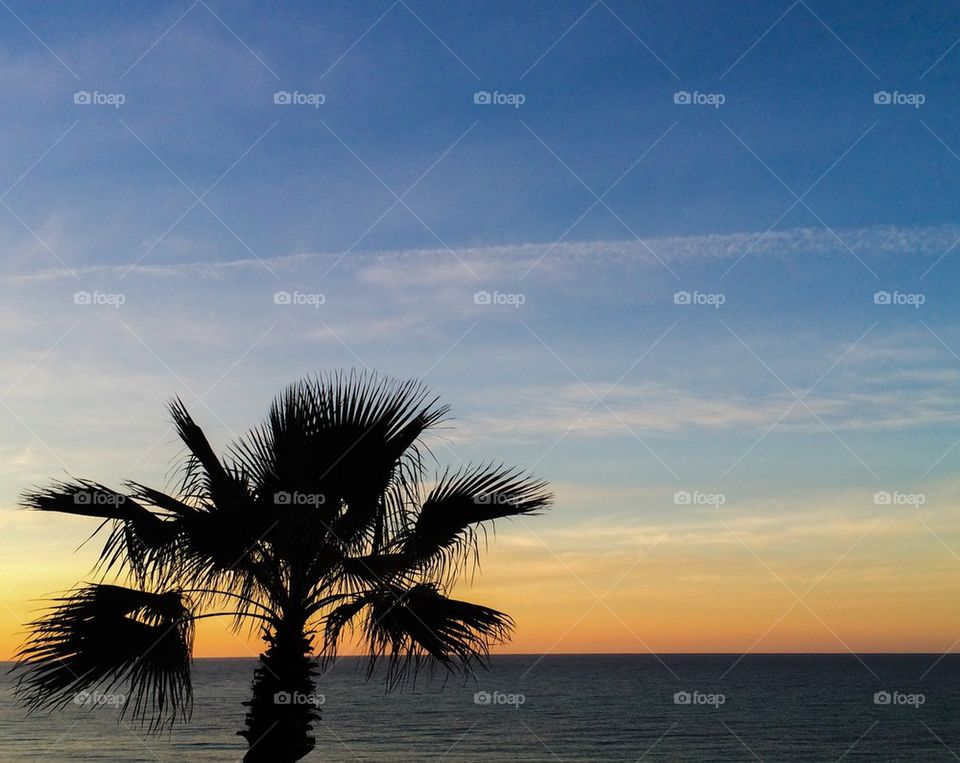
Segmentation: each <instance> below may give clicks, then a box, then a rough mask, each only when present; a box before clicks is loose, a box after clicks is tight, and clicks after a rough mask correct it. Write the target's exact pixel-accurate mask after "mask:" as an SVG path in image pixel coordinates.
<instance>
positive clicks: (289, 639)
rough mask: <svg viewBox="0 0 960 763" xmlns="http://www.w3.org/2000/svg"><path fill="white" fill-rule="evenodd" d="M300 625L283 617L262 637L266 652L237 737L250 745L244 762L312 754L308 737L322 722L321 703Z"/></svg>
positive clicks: (288, 761)
mask: <svg viewBox="0 0 960 763" xmlns="http://www.w3.org/2000/svg"><path fill="white" fill-rule="evenodd" d="M304 622H305V619H304V618H302V617H295V618H285V619H284V620H283V621H281V622H280V623H279V624H277V626H276V627H275V629H274V631H273V632H267V633H265V634H264V640H265V641H266V642H267V643H268V644H269V648H268V649H267V651H266V652H264V653H263V654H261V655H260V665H259V666H258V667H257V669H256V670H255V671H254V679H253V697H252V699H251V700H250V701H249V702H244V703H243V704H244V705H245V706H246V707H248V708H249V709H248V711H247V716H246V729H245V730H243V731H239V732H237V733H238V734H239V735H240V736H242V737H244V738H245V739H246V740H247V744H248V745H249V749H248V750H247V754H246V755H245V756H244V758H243V760H244V763H294V761H297V760H300V759H301V758H303V757H304V756H306V755H307V754H308V753H309V752H310V751H311V750H312V749H313V746H314V743H315V740H314V738H313V736H312V735H311V733H310V732H311V731H312V729H313V723H315V722H317V721H319V720H320V709H319V705H320V702H319V701H318V699H317V695H316V694H315V692H314V676H315V674H316V672H317V661H316V660H315V659H314V658H313V656H312V652H313V641H312V639H311V638H309V637H308V636H306V635H305V627H304Z"/></svg>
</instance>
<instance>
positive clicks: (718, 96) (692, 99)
mask: <svg viewBox="0 0 960 763" xmlns="http://www.w3.org/2000/svg"><path fill="white" fill-rule="evenodd" d="M673 102H674V103H675V104H676V105H677V106H713V108H715V109H719V108H720V107H721V106H723V104H725V103H726V102H727V96H725V95H724V94H723V93H701V92H700V91H699V90H694V91H693V92H692V93H691V92H690V91H689V90H678V91H677V92H675V93H674V94H673Z"/></svg>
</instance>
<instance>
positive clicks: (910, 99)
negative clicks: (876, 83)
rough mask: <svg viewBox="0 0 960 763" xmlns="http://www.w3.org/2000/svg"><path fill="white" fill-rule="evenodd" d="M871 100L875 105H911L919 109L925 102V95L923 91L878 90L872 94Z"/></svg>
mask: <svg viewBox="0 0 960 763" xmlns="http://www.w3.org/2000/svg"><path fill="white" fill-rule="evenodd" d="M873 102H874V103H875V104H876V105H877V106H913V108H915V109H919V108H920V107H921V106H923V104H925V103H926V102H927V96H925V95H924V94H923V93H901V92H900V91H899V90H894V91H893V92H892V93H891V92H890V91H889V90H878V91H877V92H875V93H874V94H873Z"/></svg>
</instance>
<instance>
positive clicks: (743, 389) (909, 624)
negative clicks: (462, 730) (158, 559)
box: [0, 0, 960, 658]
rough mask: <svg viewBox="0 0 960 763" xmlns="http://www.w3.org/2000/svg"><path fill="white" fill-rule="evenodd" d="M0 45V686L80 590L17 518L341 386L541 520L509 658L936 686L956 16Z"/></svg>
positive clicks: (68, 543) (612, 19)
mask: <svg viewBox="0 0 960 763" xmlns="http://www.w3.org/2000/svg"><path fill="white" fill-rule="evenodd" d="M2 6H3V7H2V8H0V99H2V100H3V102H4V106H5V108H4V119H3V120H2V121H0V147H2V148H0V252H2V254H0V335H2V346H3V361H2V364H0V431H2V433H3V437H2V438H0V658H8V657H9V656H10V655H12V654H13V652H14V651H15V649H16V646H17V644H18V643H19V641H20V639H21V638H22V635H23V624H24V623H25V622H27V621H29V620H30V619H32V617H33V616H34V615H35V614H36V613H37V611H38V610H39V609H40V608H41V607H42V606H43V605H42V601H41V599H42V597H44V596H46V595H49V594H51V593H56V592H59V591H63V590H66V589H68V588H70V587H72V586H73V585H75V584H76V583H77V582H79V581H82V580H87V579H90V578H89V569H90V567H91V565H92V563H93V561H94V559H95V557H96V554H97V552H98V546H97V543H96V542H95V541H94V542H92V543H89V544H87V545H85V546H83V547H82V548H78V547H79V546H80V545H81V543H82V542H83V541H84V540H85V539H86V538H87V537H88V535H89V534H90V532H92V530H93V529H94V526H93V525H92V524H91V523H90V522H89V521H86V520H83V519H81V518H75V517H56V516H49V515H39V514H36V513H30V512H26V511H23V510H21V509H19V508H17V501H18V497H19V495H20V494H21V493H22V491H24V490H25V489H27V488H29V487H30V486H32V485H35V484H42V483H43V482H45V481H46V480H48V479H50V478H60V477H65V476H67V475H71V474H72V475H76V476H82V477H89V478H94V479H97V480H99V481H101V482H104V483H107V484H111V485H115V486H118V485H120V483H121V482H122V481H123V480H125V479H133V480H136V481H139V482H143V483H147V484H153V485H156V486H159V487H164V486H169V485H170V475H171V470H172V468H174V467H175V466H176V463H177V459H178V458H179V457H180V456H181V455H182V450H181V449H180V448H179V447H178V445H177V443H176V442H175V439H174V434H173V432H172V430H171V429H170V427H169V421H168V418H167V414H166V411H165V407H164V405H165V402H166V401H167V400H168V399H169V398H170V396H172V395H174V394H178V395H180V396H181V397H182V398H183V399H184V401H185V402H186V404H187V405H188V407H189V408H190V410H191V411H192V412H193V414H194V416H195V418H196V419H197V420H198V421H199V422H200V423H201V424H202V425H203V426H204V427H205V429H206V430H207V432H208V435H209V436H210V438H211V440H212V441H213V442H214V443H216V444H217V445H218V446H220V447H226V446H227V445H228V444H229V443H230V442H231V440H232V439H234V438H235V437H236V436H238V435H240V434H241V433H242V432H244V431H246V430H247V429H248V428H250V427H252V426H254V425H256V424H257V423H258V422H259V420H260V418H261V417H262V416H263V415H264V414H265V412H266V410H267V408H268V406H269V403H270V401H271V399H272V398H273V396H274V395H275V394H277V393H278V392H279V391H280V390H281V389H282V388H283V387H284V385H286V384H288V383H290V382H292V381H294V380H296V379H298V378H300V377H301V376H303V375H306V374H310V373H314V372H317V371H322V370H330V369H339V368H357V369H363V368H368V369H376V370H378V371H380V372H382V373H385V374H388V375H391V376H396V377H401V378H410V377H415V378H421V379H423V380H424V381H425V383H426V384H428V385H429V387H430V388H431V389H432V390H434V391H435V392H436V393H438V394H439V395H441V397H442V398H443V400H444V401H446V402H448V403H450V404H451V405H452V413H453V416H454V420H453V421H452V422H450V428H449V429H444V430H443V431H441V432H439V433H438V434H437V436H436V437H435V439H434V440H431V446H432V448H433V450H434V452H435V454H436V456H437V459H438V461H439V466H440V468H442V467H443V466H445V465H451V466H454V467H455V466H458V465H460V464H461V463H463V462H470V461H486V460H495V461H504V462H506V463H510V464H515V465H517V466H520V467H523V468H526V469H529V470H531V471H532V472H533V473H535V474H536V475H537V476H539V477H542V478H543V479H546V480H548V481H549V482H550V483H551V485H552V487H553V490H554V492H555V496H556V501H555V505H554V507H553V508H552V509H551V511H550V512H549V513H548V514H547V515H544V516H540V517H536V518H527V519H523V520H517V521H513V522H502V523H500V524H498V526H497V533H496V537H495V538H491V543H490V548H489V551H488V553H487V554H486V556H485V558H484V561H483V566H482V570H481V574H480V575H478V576H477V578H476V579H475V580H474V581H473V582H472V584H470V585H467V584H464V585H462V586H461V587H459V588H458V589H457V591H456V593H457V594H458V595H462V596H464V597H465V598H471V599H472V600H476V601H480V602H483V603H485V604H488V605H491V606H494V607H496V608H498V609H502V610H505V611H507V612H509V613H511V614H512V615H513V616H514V618H515V619H516V621H517V632H516V634H515V637H514V640H513V642H512V643H511V644H510V645H508V646H507V647H504V650H505V651H512V652H523V653H546V652H551V653H571V652H640V653H645V652H648V651H653V652H731V653H743V652H746V651H752V652H779V651H801V652H846V651H855V652H889V651H921V652H931V653H943V652H946V651H950V650H952V649H954V648H955V647H956V645H957V643H958V640H960V612H958V610H957V607H956V606H955V603H956V600H957V594H958V593H960V521H958V512H957V509H958V508H960V507H958V499H957V487H958V482H960V447H958V444H960V426H958V424H960V400H958V395H957V389H958V381H960V333H958V328H960V309H958V302H957V299H956V297H957V289H958V286H957V285H958V284H960V280H958V276H960V252H958V251H957V249H958V244H960V216H958V208H957V207H958V203H960V201H958V200H960V196H958V194H957V193H956V190H957V187H958V184H960V119H958V118H957V117H958V110H960V106H958V103H957V100H956V92H957V83H958V77H960V13H958V12H957V11H956V9H955V7H954V6H952V5H951V4H949V3H928V4H922V5H916V4H910V5H907V4H901V3H895V2H890V3H886V2H859V3H858V2H851V3H844V4H842V6H837V5H834V4H828V3H823V2H817V1H815V0H809V1H807V0H798V1H797V2H793V3H791V2H789V0H785V1H784V2H773V1H770V2H755V3H751V2H744V3H736V4H732V3H723V2H696V3H676V2H649V3H643V4H634V3H628V2H622V1H620V0H597V2H593V3H590V2H566V1H564V2H556V0H552V1H551V2H530V3H522V4H520V3H512V2H482V3H470V2H465V3H458V4H457V5H456V6H455V7H451V6H450V5H449V4H446V3H438V2H427V0H397V2H393V3H391V2H389V0H384V1H383V2H374V1H373V0H370V1H369V2H364V3H361V4H353V3H336V2H333V3H324V4H323V5H322V6H321V5H317V4H313V3H286V4H279V5H277V4H270V5H263V4H259V3H247V2H230V3H227V2H217V1H216V0H197V1H196V2H193V3H192V4H191V3H190V2H189V0H184V1H183V2H164V3H129V2H127V3H119V2H118V3H110V2H101V3H97V4H96V6H94V7H90V6H89V5H88V4H84V3H57V4H49V3H27V2H24V1H23V0H8V2H5V3H3V4H2ZM256 651H257V644H256V643H255V641H250V642H248V641H245V640H243V639H242V638H239V637H237V636H235V635H234V634H231V633H230V632H229V631H227V630H226V628H225V627H223V626H222V625H221V624H218V623H215V622H214V623H211V622H210V621H205V622H204V623H203V624H202V626H201V627H200V629H199V637H198V642H197V654H198V655H199V656H223V655H242V656H246V655H253V654H256Z"/></svg>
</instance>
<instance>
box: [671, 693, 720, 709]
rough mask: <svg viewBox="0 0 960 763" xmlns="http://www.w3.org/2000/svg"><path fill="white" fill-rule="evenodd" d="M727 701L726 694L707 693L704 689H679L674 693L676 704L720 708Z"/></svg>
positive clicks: (674, 702)
mask: <svg viewBox="0 0 960 763" xmlns="http://www.w3.org/2000/svg"><path fill="white" fill-rule="evenodd" d="M726 701H727V697H726V695H725V694H721V693H720V692H717V693H716V694H707V693H705V692H702V691H678V692H676V693H675V694H674V695H673V704H675V705H691V706H693V705H697V706H707V707H713V708H718V707H720V705H722V704H724V703H725V702H726Z"/></svg>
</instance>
